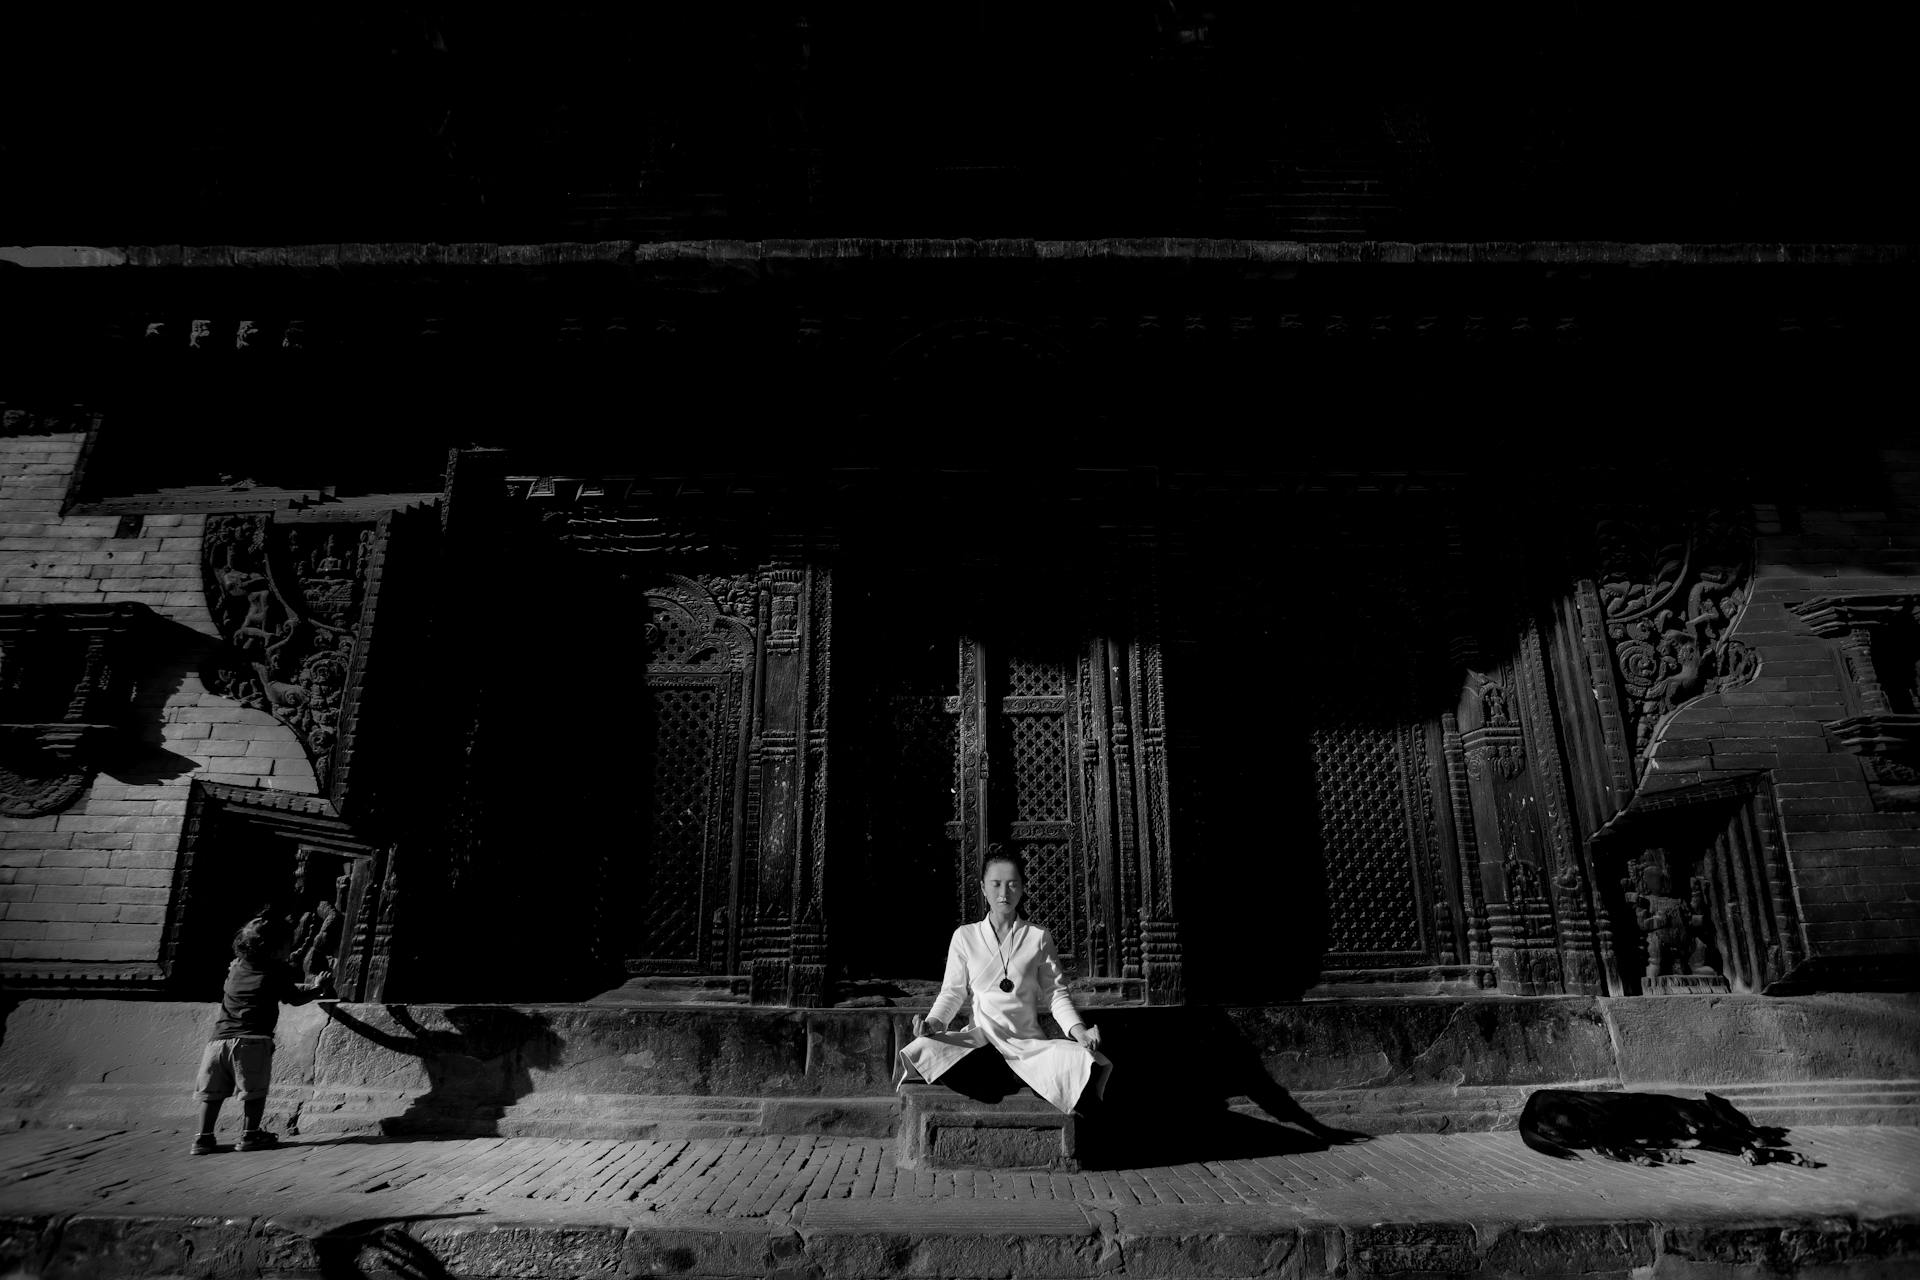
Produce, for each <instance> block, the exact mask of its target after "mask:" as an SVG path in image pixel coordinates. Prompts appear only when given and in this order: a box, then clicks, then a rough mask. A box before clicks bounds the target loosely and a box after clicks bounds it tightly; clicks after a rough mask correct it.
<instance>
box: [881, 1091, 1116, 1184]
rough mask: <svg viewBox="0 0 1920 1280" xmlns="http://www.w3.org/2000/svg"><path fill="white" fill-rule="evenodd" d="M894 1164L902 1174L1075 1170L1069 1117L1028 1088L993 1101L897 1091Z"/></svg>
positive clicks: (947, 1093)
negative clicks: (904, 1171)
mask: <svg viewBox="0 0 1920 1280" xmlns="http://www.w3.org/2000/svg"><path fill="white" fill-rule="evenodd" d="M900 1092H901V1104H902V1105H901V1110H900V1129H899V1134H898V1138H897V1142H898V1144H899V1146H898V1154H897V1156H896V1157H895V1163H897V1164H898V1165H899V1166H900V1167H901V1168H903V1169H1048V1170H1064V1171H1074V1170H1077V1169H1079V1167H1080V1162H1079V1159H1078V1155H1079V1147H1078V1141H1077V1137H1076V1134H1075V1131H1074V1126H1075V1121H1074V1118H1073V1117H1072V1116H1070V1115H1062V1114H1061V1113H1060V1112H1058V1111H1055V1110H1054V1109H1053V1107H1052V1105H1051V1104H1049V1103H1047V1102H1046V1101H1045V1100H1043V1099H1042V1098H1040V1097H1039V1096H1038V1095H1036V1094H1035V1093H1034V1092H1033V1090H1031V1089H1022V1090H1020V1092H1018V1093H1014V1094H1009V1095H1008V1096H1007V1097H1005V1098H1002V1099H1001V1100H1000V1101H998V1102H981V1101H978V1100H976V1099H973V1098H968V1097H964V1096H962V1095H961V1094H958V1093H955V1092H954V1091H953V1090H951V1089H947V1088H945V1087H943V1086H941V1085H937V1084H909V1085H904V1086H902V1088H901V1091H900Z"/></svg>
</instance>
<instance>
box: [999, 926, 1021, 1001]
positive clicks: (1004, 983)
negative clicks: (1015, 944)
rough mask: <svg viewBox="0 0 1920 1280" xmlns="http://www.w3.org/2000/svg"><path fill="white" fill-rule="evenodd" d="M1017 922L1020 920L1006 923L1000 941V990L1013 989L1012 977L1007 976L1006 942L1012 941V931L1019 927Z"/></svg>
mask: <svg viewBox="0 0 1920 1280" xmlns="http://www.w3.org/2000/svg"><path fill="white" fill-rule="evenodd" d="M1019 924H1020V922H1019V921H1018V920H1016V921H1014V922H1013V923H1012V924H1010V925H1008V926H1007V936H1006V939H1005V941H1003V942H1001V943H1000V989H1001V990H1002V991H1011V990H1013V979H1012V978H1010V977H1008V976H1007V963H1008V960H1007V943H1008V942H1012V941H1013V931H1014V930H1015V929H1016V928H1018V927H1019Z"/></svg>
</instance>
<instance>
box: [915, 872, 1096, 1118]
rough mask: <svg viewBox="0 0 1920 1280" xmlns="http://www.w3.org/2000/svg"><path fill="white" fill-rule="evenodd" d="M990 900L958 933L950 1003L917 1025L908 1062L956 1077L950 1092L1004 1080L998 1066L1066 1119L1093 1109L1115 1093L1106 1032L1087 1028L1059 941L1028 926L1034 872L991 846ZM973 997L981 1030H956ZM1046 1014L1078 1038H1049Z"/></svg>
mask: <svg viewBox="0 0 1920 1280" xmlns="http://www.w3.org/2000/svg"><path fill="white" fill-rule="evenodd" d="M980 896H981V897H983V898H985V899H986V902H987V916H986V919H984V920H981V921H978V922H976V923H974V924H968V925H962V926H960V928H958V929H955V930H954V931H953V941H952V942H950V943H949V944H948V945H947V973H946V977H945V979H944V980H943V981H942V982H941V984H940V996H939V998H938V999H936V1000H935V1001H934V1002H933V1008H932V1009H931V1010H929V1011H928V1013H927V1016H926V1017H924V1018H919V1017H916V1018H915V1019H914V1020H913V1032H914V1039H913V1041H912V1042H911V1043H910V1044H908V1045H907V1047H906V1048H904V1049H902V1050H901V1051H900V1058H901V1060H902V1062H903V1063H904V1064H905V1067H906V1068H910V1069H911V1070H913V1071H916V1072H918V1073H919V1075H920V1078H921V1079H922V1080H925V1081H927V1082H928V1083H932V1082H934V1081H937V1080H939V1079H940V1078H941V1077H942V1076H946V1075H947V1074H948V1073H949V1072H953V1071H955V1069H956V1068H959V1070H958V1072H957V1073H956V1075H955V1076H953V1077H952V1078H951V1079H950V1083H951V1082H953V1081H957V1080H959V1079H960V1078H962V1077H966V1076H970V1075H975V1074H977V1073H978V1072H980V1071H981V1070H982V1069H987V1070H995V1071H997V1070H998V1068H997V1067H996V1066H995V1064H994V1062H993V1059H995V1058H998V1059H1001V1060H1003V1061H1004V1062H1005V1063H1006V1065H1007V1066H1008V1067H1011V1068H1012V1069H1013V1073H1014V1074H1015V1075H1017V1076H1019V1077H1020V1079H1021V1080H1023V1081H1025V1082H1026V1083H1027V1084H1028V1085H1029V1086H1031V1087H1032V1089H1033V1091H1034V1092H1035V1093H1037V1094H1039V1095H1040V1096H1041V1097H1043V1098H1045V1099H1046V1100H1047V1101H1048V1102H1050V1103H1052V1104H1053V1105H1054V1106H1055V1107H1056V1108H1058V1109H1059V1110H1061V1111H1073V1110H1075V1109H1076V1108H1078V1109H1084V1108H1085V1106H1086V1105H1087V1104H1089V1103H1091V1102H1093V1101H1095V1100H1097V1099H1098V1098H1099V1097H1100V1095H1101V1093H1102V1092H1103V1091H1104V1090H1105V1089H1106V1083H1107V1073H1108V1072H1110V1071H1111V1070H1112V1069H1113V1064H1112V1063H1111V1062H1109V1061H1108V1060H1107V1059H1106V1057H1105V1056H1104V1055H1103V1054H1101V1053H1100V1052H1099V1049H1100V1028H1098V1027H1096V1026H1094V1025H1092V1024H1091V1023H1087V1022H1082V1021H1081V1020H1080V1013H1079V1011H1078V1010H1076V1009H1075V1008H1074V1007H1073V1001H1072V1000H1070V999H1068V998H1067V988H1066V983H1065V981H1064V980H1063V979H1062V977H1061V974H1060V961H1059V959H1058V958H1057V957H1056V956H1055V955H1054V951H1053V939H1052V937H1051V936H1049V935H1048V933H1047V931H1046V930H1045V929H1042V928H1040V927H1039V926H1038V925H1036V924H1033V923H1031V922H1029V921H1027V920H1025V919H1023V918H1022V915H1023V913H1022V912H1021V910H1020V903H1021V900H1022V899H1023V898H1024V897H1025V896H1026V863H1025V862H1024V861H1023V860H1022V859H1021V858H1019V857H1018V856H1016V855H1014V854H1009V853H1006V852H1004V851H1002V850H1001V849H1000V847H999V846H998V845H994V846H990V847H989V848H988V851H987V857H986V861H985V862H984V863H983V864H982V866H981V869H980ZM969 991H971V992H972V994H973V1021H972V1024H971V1025H970V1026H968V1027H967V1028H966V1029H965V1030H964V1031H949V1030H948V1029H947V1028H948V1026H949V1025H950V1024H951V1023H952V1021H953V1017H954V1015H955V1014H956V1013H958V1012H959V1010H960V1006H961V1004H962V1002H963V1001H965V999H966V997H967V994H968V992H969ZM1043 1005H1044V1006H1046V1008H1047V1009H1048V1010H1049V1011H1050V1012H1051V1013H1052V1014H1053V1020H1054V1021H1055V1022H1057V1023H1059V1024H1060V1025H1061V1026H1062V1027H1063V1028H1065V1029H1066V1032H1067V1035H1068V1036H1069V1037H1070V1039H1068V1040H1053V1039H1049V1038H1048V1036H1047V1033H1046V1032H1045V1031H1044V1030H1042V1029H1041V1026H1040V1014H1039V1010H1040V1008H1041V1006H1043ZM976 1055H985V1056H984V1057H976ZM963 1063H964V1064H965V1065H964V1066H963V1065H962V1064H963ZM905 1074H906V1072H905V1071H904V1070H903V1071H902V1077H903V1078H904V1077H905Z"/></svg>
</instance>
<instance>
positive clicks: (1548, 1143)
mask: <svg viewBox="0 0 1920 1280" xmlns="http://www.w3.org/2000/svg"><path fill="white" fill-rule="evenodd" d="M1520 1141H1522V1142H1524V1143H1526V1144H1527V1145H1528V1146H1530V1147H1532V1148H1533V1149H1534V1150H1535V1151H1538V1152H1539V1153H1540V1154H1541V1155H1543V1156H1552V1157H1553V1158H1554V1159H1556V1160H1578V1159H1579V1158H1580V1153H1579V1152H1577V1151H1574V1150H1571V1149H1570V1148H1567V1147H1563V1146H1561V1145H1560V1144H1559V1143H1557V1142H1555V1141H1553V1140H1552V1139H1550V1138H1546V1137H1543V1136H1541V1135H1540V1134H1538V1133H1535V1132H1534V1131H1533V1130H1532V1129H1531V1128H1530V1127H1528V1126H1527V1125H1521V1126H1520Z"/></svg>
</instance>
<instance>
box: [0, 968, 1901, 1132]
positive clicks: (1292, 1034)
mask: <svg viewBox="0 0 1920 1280" xmlns="http://www.w3.org/2000/svg"><path fill="white" fill-rule="evenodd" d="M213 1011H214V1007H213V1006H212V1005H209V1004H188V1003H180V1002H164V1001H136V1000H117V999H92V1000H85V999H58V1000H49V999H35V998H28V999H25V1000H22V1001H21V1002H20V1003H19V1004H18V1005H17V1006H15V1007H14V1008H12V1009H11V1010H10V1011H9V1012H8V1013H7V1015H6V1024H5V1035H4V1039H0V1123H6V1122H15V1123H17V1122H24V1123H28V1124H36V1125H49V1124H67V1123H79V1124H84V1125H87V1126H89V1127H125V1126H145V1125H151V1124H155V1123H163V1124H181V1123H186V1122H189V1121H191V1120H192V1119H193V1116H194V1112H195V1107H194V1104H193V1102H192V1099H191V1096H190V1086H191V1081H192V1079H193V1074H194V1070H195V1067H196V1066H197V1064H198V1062H199V1058H200V1053H201V1050H202V1049H203V1047H204V1045H205V1043H206V1038H207V1033H208V1030H209V1029H210V1026H211V1022H212V1018H213ZM336 1014H337V1015H338V1016H335V1015H330V1014H328V1013H327V1012H325V1011H323V1010H322V1009H321V1008H320V1007H319V1006H313V1005H309V1006H305V1007H303V1008H298V1009H288V1010H286V1011H285V1012H284V1013H283V1014H282V1016H281V1021H280V1047H279V1053H278V1056H277V1059H276V1062H275V1080H274V1088H273V1094H272V1096H271V1100H270V1102H271V1108H270V1109H271V1113H272V1115H273V1119H272V1120H271V1121H270V1123H272V1124H274V1125H277V1126H282V1127H284V1126H286V1125H287V1124H288V1123H289V1120H288V1117H291V1118H292V1123H293V1124H295V1125H296V1126H297V1127H299V1128H301V1129H304V1130H306V1131H308V1132H326V1133H337V1134H355V1133H363V1134H371V1133H380V1132H384V1131H385V1126H384V1125H383V1124H382V1121H383V1120H393V1121H396V1122H402V1123H404V1124H412V1125H415V1126H417V1127H416V1130H415V1131H422V1132H440V1133H447V1132H469V1133H483V1134H518V1135H526V1136H551V1137H563V1136H571V1137H662V1138H666V1137H673V1138H679V1137H699V1136H715V1135H719V1134H723V1133H724V1134H735V1133H746V1134H778V1133H829V1134H840V1135H845V1136H875V1137H879V1136H886V1135H888V1134H891V1133H893V1132H894V1131H895V1130H894V1122H895V1118H896V1117H897V1115H898V1107H899V1103H898V1100H897V1098H896V1096H895V1094H894V1092H893V1089H892V1081H891V1071H892V1067H893V1059H894V1050H895V1047H896V1046H897V1044H899V1043H900V1042H901V1041H902V1039H903V1037H904V1035H905V1034H907V1033H906V1029H905V1024H906V1022H907V1021H908V1018H909V1017H910V1014H909V1013H908V1012H907V1011H905V1010H900V1009H890V1008H888V1009H845V1010H791V1009H765V1008H757V1007H738V1008H734V1007H715V1008H701V1009H693V1008H687V1007H675V1008H664V1009H656V1008H635V1009H626V1008H617V1009H600V1008H592V1007H585V1006H428V1005H415V1006H379V1005H352V1006H338V1007H337V1010H336ZM344 1019H351V1020H352V1021H353V1023H354V1024H355V1025H352V1026H349V1025H347V1024H346V1021H344ZM1100 1020H1101V1024H1102V1028H1103V1030H1104V1031H1105V1033H1106V1035H1107V1040H1108V1047H1109V1051H1110V1052H1111V1054H1112V1056H1113V1057H1114V1059H1115V1061H1116V1063H1117V1064H1118V1067H1117V1069H1116V1071H1115V1073H1114V1079H1113V1084H1112V1086H1111V1088H1110V1090H1109V1095H1108V1101H1109V1102H1110V1103H1113V1104H1115V1105H1116V1106H1122V1105H1125V1106H1131V1107H1134V1108H1136V1109H1141V1108H1145V1109H1147V1110H1145V1111H1143V1112H1142V1113H1143V1114H1146V1113H1151V1111H1152V1110H1154V1109H1160V1108H1163V1106H1164V1103H1165V1102H1166V1100H1167V1099H1168V1098H1170V1097H1177V1096H1180V1093H1179V1091H1182V1090H1184V1092H1185V1095H1186V1096H1187V1097H1188V1100H1189V1101H1190V1102H1191V1103H1192V1104H1193V1108H1192V1109H1204V1110H1209V1111H1210V1113H1224V1112H1226V1111H1227V1110H1228V1109H1231V1110H1233V1111H1237V1112H1240V1113H1242V1114H1243V1115H1259V1114H1261V1113H1262V1111H1263V1109H1265V1108H1271V1107H1278V1106H1280V1105H1281V1104H1282V1103H1283V1102H1284V1101H1286V1100H1289V1099H1290V1100H1291V1101H1292V1102H1294V1103H1297V1104H1298V1106H1300V1107H1303V1108H1304V1109H1305V1110H1306V1111H1307V1112H1308V1113H1309V1114H1311V1115H1312V1116H1314V1117H1316V1118H1317V1119H1319V1120H1321V1121H1322V1122H1324V1123H1327V1124H1333V1125H1339V1126H1342V1127H1346V1128H1353V1129H1359V1130H1362V1131H1365V1132H1369V1133H1394V1132H1414V1133H1433V1132H1463V1131H1485V1130H1492V1129H1505V1128H1509V1127H1511V1125H1512V1124H1513V1123H1514V1121H1515V1120H1516V1119H1517V1118H1518V1113H1519V1108H1520V1106H1521V1105H1522V1104H1523V1103H1524V1101H1525V1098H1526V1095H1527V1094H1528V1093H1529V1092H1531V1091H1532V1090H1533V1089H1535V1088H1538V1087H1541V1086H1544V1085H1553V1086H1557V1087H1562V1088H1601V1089H1605V1088H1633V1089H1638V1090H1651V1091H1656V1092H1670V1093H1682V1094H1689V1095H1693V1096H1697V1095H1698V1094H1699V1092H1700V1091H1701V1090H1705V1089H1711V1090H1713V1091H1715V1092H1717V1093H1722V1094H1724V1095H1725V1096H1726V1097H1728V1098H1729V1099H1730V1100H1732V1101H1733V1102H1734V1103H1735V1105H1737V1106H1740V1107H1741V1108H1742V1109H1743V1110H1747V1111H1748V1112H1749V1113H1750V1114H1752V1115H1753V1116H1754V1118H1755V1119H1756V1120H1758V1121H1760V1122H1762V1123H1770V1124H1787V1125H1795V1124H1814V1123H1843V1124H1867V1123H1872V1124H1884V1123H1897V1124H1913V1123H1920V1071H1917V1070H1916V1068H1917V1067H1920V1051H1916V1049H1915V1046H1916V1045H1920V998H1917V997H1915V996H1913V995H1864V994H1851V995H1829V996H1799V997H1790V998H1777V999H1776V998H1766V997H1758V996H1754V997H1744V996H1736V997H1707V996H1690V997H1667V998H1662V999H1658V1000H1644V999H1643V1000H1637V1001H1636V1000H1605V1001H1594V1000H1587V999H1582V998H1573V997H1566V998H1553V999H1543V1000H1515V999H1469V1000H1455V999H1436V1000H1416V1001H1340V1002H1324V1003H1314V1004H1301V1005H1286V1006H1272V1007H1266V1008H1247V1009H1229V1010H1218V1009H1206V1008H1185V1009H1180V1008H1175V1009H1134V1008H1115V1009H1111V1010H1105V1011H1103V1012H1102V1014H1101V1019H1100ZM1194 1043H1204V1044H1208V1045H1210V1046H1213V1047H1214V1049H1215V1052H1214V1053H1213V1055H1212V1056H1211V1057H1210V1058H1209V1059H1208V1060H1206V1061H1204V1062H1198V1063H1196V1061H1195V1060H1194V1057H1193V1055H1191V1054H1190V1053H1185V1052H1184V1051H1183V1050H1177V1046H1182V1045H1189V1044H1194ZM1203 1076H1204V1078H1203ZM103 1082H104V1083H103ZM1263 1089H1264V1090H1265V1092H1264V1093H1263V1092H1262V1090H1263ZM1268 1113H1269V1114H1272V1115H1274V1116H1276V1118H1277V1117H1278V1115H1279V1113H1278V1111H1277V1110H1276V1111H1270V1112H1268ZM462 1126H465V1127H464V1128H463V1127H462Z"/></svg>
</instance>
